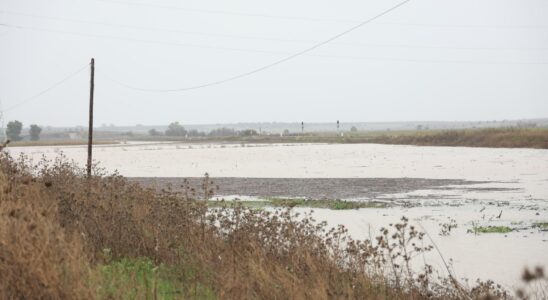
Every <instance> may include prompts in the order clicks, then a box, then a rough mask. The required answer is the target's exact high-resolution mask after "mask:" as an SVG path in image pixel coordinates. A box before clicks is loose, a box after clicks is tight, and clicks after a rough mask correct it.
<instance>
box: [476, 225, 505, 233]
mask: <svg viewBox="0 0 548 300" xmlns="http://www.w3.org/2000/svg"><path fill="white" fill-rule="evenodd" d="M512 231H514V229H512V228H510V227H508V226H476V225H474V226H473V227H472V229H468V232H469V233H474V234H479V233H509V232H512Z"/></svg>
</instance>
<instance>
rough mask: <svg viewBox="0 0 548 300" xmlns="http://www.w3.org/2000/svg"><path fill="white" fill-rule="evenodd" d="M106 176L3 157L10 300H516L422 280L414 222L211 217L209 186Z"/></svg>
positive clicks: (422, 244) (3, 235)
mask: <svg viewBox="0 0 548 300" xmlns="http://www.w3.org/2000/svg"><path fill="white" fill-rule="evenodd" d="M94 174H96V175H94V176H93V177H91V178H87V177H86V175H85V171H84V170H81V169H79V168H77V167H75V166H74V165H72V164H70V163H67V162H66V160H64V159H63V158H62V157H61V158H59V159H57V160H56V161H55V162H45V161H42V162H38V163H37V164H32V163H31V162H29V161H28V160H27V159H26V158H24V157H22V158H20V159H17V160H14V159H13V158H11V157H10V156H9V155H7V154H5V153H1V154H0V274H1V275H2V277H1V280H0V298H1V299H113V298H114V299H188V298H191V299H217V298H221V299H289V298H294V299H503V298H508V297H509V295H508V294H507V293H506V292H505V291H503V290H501V288H500V287H498V286H497V285H495V284H494V283H492V282H480V283H478V284H477V285H476V286H474V287H468V286H464V285H462V284H460V283H459V282H458V281H457V280H456V279H455V278H454V277H452V276H449V277H446V278H439V277H437V276H436V275H434V271H433V269H432V266H430V265H428V264H427V263H426V262H424V265H423V271H421V272H416V271H414V270H416V269H412V268H411V267H410V265H411V263H416V262H415V261H413V258H414V257H420V256H421V254H422V253H424V252H427V251H431V250H432V246H430V245H428V244H429V243H428V241H426V239H425V234H424V233H422V232H420V231H418V230H417V228H416V227H415V226H413V225H412V224H410V223H409V221H408V219H406V218H402V219H401V221H400V222H399V223H396V224H391V225H390V226H389V227H387V228H383V229H381V231H380V232H378V234H377V236H376V237H374V238H372V239H371V240H354V239H352V238H351V237H350V236H349V234H348V232H347V229H346V228H345V227H343V226H339V227H336V228H328V227H327V225H326V223H318V222H316V221H315V220H314V219H313V215H311V214H305V215H301V216H296V215H295V212H293V211H292V209H291V208H280V209H275V210H272V211H271V210H256V209H250V208H247V207H245V206H242V205H241V203H235V204H234V205H232V206H230V207H223V206H221V207H209V208H208V202H207V201H202V200H201V199H203V198H207V196H208V195H210V194H211V190H210V188H211V185H210V183H209V179H208V178H206V179H205V180H204V184H203V185H202V188H203V194H202V193H201V192H196V190H194V189H193V188H192V187H188V186H187V187H186V188H185V189H184V190H183V191H182V192H171V191H163V192H160V193H157V192H155V191H153V190H148V189H144V188H142V187H140V186H139V185H137V184H133V183H129V182H128V181H127V180H126V179H125V178H123V177H121V176H119V175H117V174H112V175H108V174H104V173H103V172H102V171H101V170H98V169H95V171H94ZM202 195H203V196H202ZM341 203H344V202H341ZM341 203H338V204H336V205H335V207H338V206H339V205H340V206H345V205H347V204H341ZM286 204H287V203H286ZM297 204H298V203H297ZM420 262H421V263H423V262H422V260H420ZM532 274H533V275H534V276H533V277H534V278H532V277H531V276H529V277H528V279H529V280H531V281H532V282H537V281H538V279H537V278H540V273H539V272H536V271H535V272H534V273H532ZM537 275H538V276H537ZM542 278H544V277H542ZM524 295H528V294H526V293H525V292H524Z"/></svg>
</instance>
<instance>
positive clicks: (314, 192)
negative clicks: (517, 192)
mask: <svg viewBox="0 0 548 300" xmlns="http://www.w3.org/2000/svg"><path fill="white" fill-rule="evenodd" d="M128 179H129V180H130V181H133V182H138V183H139V184H141V185H142V186H145V187H148V188H153V189H156V190H161V189H166V188H168V187H169V186H171V188H172V189H173V190H174V191H182V190H183V187H182V185H183V182H184V180H185V179H186V180H188V182H189V185H190V186H191V187H194V188H195V189H196V190H200V189H201V184H202V182H203V178H197V177H186V178H185V177H130V178H128ZM211 180H212V181H213V182H214V186H218V190H217V192H216V193H215V196H217V197H223V196H235V195H240V196H250V197H257V198H271V197H292V198H293V197H301V198H307V199H314V200H328V199H375V198H378V197H381V196H386V195H393V194H400V193H409V192H413V191H417V190H430V189H437V190H440V189H441V190H444V189H448V190H450V189H456V188H457V189H458V188H459V187H460V186H462V188H463V189H467V190H470V189H474V187H473V186H474V185H476V184H484V183H488V182H485V181H469V180H460V179H427V178H239V177H221V178H211ZM478 189H481V188H480V187H478Z"/></svg>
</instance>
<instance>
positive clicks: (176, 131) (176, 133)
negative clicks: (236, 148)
mask: <svg viewBox="0 0 548 300" xmlns="http://www.w3.org/2000/svg"><path fill="white" fill-rule="evenodd" d="M148 134H149V135H150V136H161V135H164V136H170V137H208V136H209V137H228V136H255V135H258V133H257V131H256V130H254V129H245V130H240V131H238V130H234V129H232V128H226V127H223V128H216V129H213V130H211V131H210V132H209V133H206V132H203V131H198V130H196V129H191V130H186V129H185V127H183V126H182V125H181V124H179V122H173V123H171V124H169V125H168V127H167V129H166V130H165V131H164V132H161V131H159V130H157V129H150V130H149V131H148Z"/></svg>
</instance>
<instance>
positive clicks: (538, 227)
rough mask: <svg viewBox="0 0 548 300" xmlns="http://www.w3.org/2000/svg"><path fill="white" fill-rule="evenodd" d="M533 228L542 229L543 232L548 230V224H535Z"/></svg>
mask: <svg viewBox="0 0 548 300" xmlns="http://www.w3.org/2000/svg"><path fill="white" fill-rule="evenodd" d="M532 227H533V228H537V229H540V230H542V231H546V230H548V222H535V223H533V226H532Z"/></svg>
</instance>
